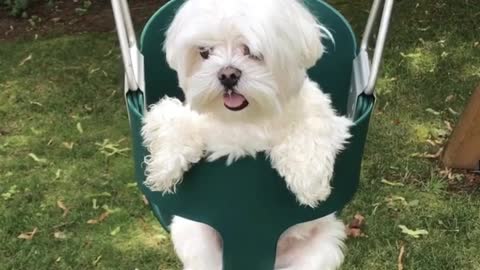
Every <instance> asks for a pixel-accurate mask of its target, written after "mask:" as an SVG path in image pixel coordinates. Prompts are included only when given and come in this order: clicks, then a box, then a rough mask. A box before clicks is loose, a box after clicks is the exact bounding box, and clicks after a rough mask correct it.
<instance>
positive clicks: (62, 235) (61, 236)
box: [53, 232, 67, 240]
mask: <svg viewBox="0 0 480 270" xmlns="http://www.w3.org/2000/svg"><path fill="white" fill-rule="evenodd" d="M53 237H55V238H56V239H62V240H63V239H67V235H66V234H65V233H64V232H54V233H53Z"/></svg>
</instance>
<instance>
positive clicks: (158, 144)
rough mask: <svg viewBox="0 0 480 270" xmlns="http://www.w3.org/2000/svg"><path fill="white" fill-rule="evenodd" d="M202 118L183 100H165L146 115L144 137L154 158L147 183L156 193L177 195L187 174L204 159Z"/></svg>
mask: <svg viewBox="0 0 480 270" xmlns="http://www.w3.org/2000/svg"><path fill="white" fill-rule="evenodd" d="M200 119H201V116H200V115H198V114H197V113H196V112H193V111H191V110H190V108H187V107H185V106H184V105H183V104H182V103H181V102H180V101H179V100H177V99H172V98H164V99H162V100H161V101H160V102H159V103H157V104H156V105H154V106H152V107H151V110H150V111H149V112H148V113H147V114H146V116H145V119H144V126H143V128H142V135H143V139H144V144H145V146H146V147H147V149H148V151H149V152H150V155H149V156H147V158H146V159H145V163H146V169H145V171H146V173H147V178H146V181H145V184H146V186H148V187H149V188H150V189H151V190H153V191H162V192H174V191H175V185H176V184H178V183H179V182H180V181H181V180H182V176H183V173H184V172H185V171H187V170H188V169H189V168H190V166H191V164H193V163H196V162H198V161H199V160H200V159H201V158H202V156H203V141H202V138H201V136H200V133H199V127H198V126H199V122H200V121H201V120H200Z"/></svg>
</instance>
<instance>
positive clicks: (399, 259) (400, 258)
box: [398, 244, 405, 270]
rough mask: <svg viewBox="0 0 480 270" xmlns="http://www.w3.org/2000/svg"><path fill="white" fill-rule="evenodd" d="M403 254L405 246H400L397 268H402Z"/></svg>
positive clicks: (400, 269) (401, 269)
mask: <svg viewBox="0 0 480 270" xmlns="http://www.w3.org/2000/svg"><path fill="white" fill-rule="evenodd" d="M404 254H405V246H404V245H403V244H402V246H401V247H400V254H398V270H403V255H404Z"/></svg>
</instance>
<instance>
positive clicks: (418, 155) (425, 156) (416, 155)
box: [410, 147, 443, 159]
mask: <svg viewBox="0 0 480 270" xmlns="http://www.w3.org/2000/svg"><path fill="white" fill-rule="evenodd" d="M442 152H443V147H440V149H438V151H437V152H436V153H434V154H430V153H427V152H425V153H423V154H421V153H413V154H411V155H410V156H411V157H420V158H429V159H437V158H439V157H440V156H441V155H442Z"/></svg>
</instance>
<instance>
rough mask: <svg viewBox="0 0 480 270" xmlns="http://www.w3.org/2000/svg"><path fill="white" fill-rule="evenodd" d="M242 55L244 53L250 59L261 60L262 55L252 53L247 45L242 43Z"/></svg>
mask: <svg viewBox="0 0 480 270" xmlns="http://www.w3.org/2000/svg"><path fill="white" fill-rule="evenodd" d="M243 55H246V56H248V57H249V58H250V59H253V60H257V61H262V60H263V56H262V55H255V54H252V52H251V51H250V48H249V47H248V46H247V45H243Z"/></svg>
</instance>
